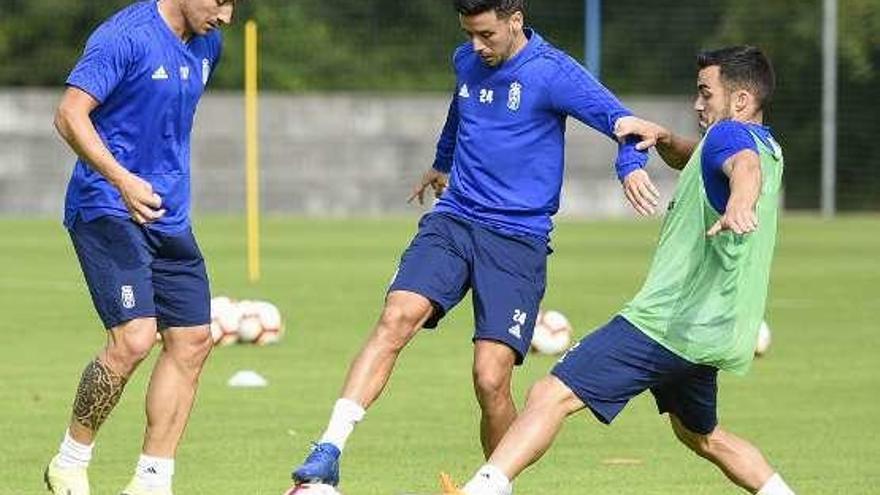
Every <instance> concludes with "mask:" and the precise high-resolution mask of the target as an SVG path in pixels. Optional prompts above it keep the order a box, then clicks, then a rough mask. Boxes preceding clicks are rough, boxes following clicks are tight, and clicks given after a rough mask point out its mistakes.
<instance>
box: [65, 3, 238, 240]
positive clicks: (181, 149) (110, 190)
mask: <svg viewBox="0 0 880 495" xmlns="http://www.w3.org/2000/svg"><path fill="white" fill-rule="evenodd" d="M221 50H222V39H221V36H220V33H219V31H211V32H209V33H208V34H205V35H202V36H193V37H192V38H190V39H189V41H187V42H183V41H182V40H181V39H180V38H178V37H177V35H175V34H174V32H173V31H171V28H170V27H169V26H168V25H167V24H166V23H165V21H164V20H163V19H162V17H161V15H160V14H159V10H158V4H157V2H156V1H155V0H147V1H143V2H139V3H135V4H133V5H131V6H129V7H127V8H125V9H123V10H121V11H120V12H118V13H117V14H115V15H114V16H113V17H111V18H110V19H108V20H107V21H105V22H104V23H103V24H102V25H101V26H99V27H98V28H97V29H96V30H95V31H94V32H93V33H92V35H91V37H90V38H89V40H88V42H87V43H86V47H85V51H84V53H83V56H82V58H80V60H79V61H78V62H77V64H76V66H75V67H74V68H73V71H72V72H71V73H70V76H69V77H68V78H67V85H69V86H73V87H76V88H79V89H81V90H83V91H85V92H86V93H88V94H90V95H91V96H92V97H94V98H95V99H96V100H97V101H98V102H99V105H98V107H97V108H96V109H95V110H94V111H93V112H92V114H91V120H92V123H93V124H94V126H95V128H96V129H97V131H98V134H99V135H100V137H101V139H102V140H103V142H104V144H105V145H106V146H107V148H108V149H109V150H110V152H111V153H112V154H113V156H114V157H115V158H116V160H117V161H118V162H119V163H120V164H121V165H122V166H123V167H125V168H127V169H128V170H130V171H131V172H132V173H134V174H135V175H137V176H139V177H141V178H143V179H144V180H146V181H148V182H149V183H150V184H151V185H152V186H153V190H154V191H155V192H156V193H157V194H159V196H161V197H162V201H163V204H162V208H164V209H165V210H166V213H165V215H164V216H163V217H162V218H161V219H159V220H158V221H157V222H155V223H153V224H150V228H155V229H157V230H159V231H163V232H177V231H180V230H182V229H184V228H186V227H187V226H188V225H189V212H190V133H191V130H192V126H193V118H194V116H195V111H196V105H197V104H198V102H199V99H200V98H201V96H202V92H203V91H204V89H205V86H206V84H207V83H208V80H209V78H210V76H211V73H212V71H213V69H214V68H215V67H216V65H217V63H218V61H219V58H220V52H221ZM77 215H79V216H81V217H82V218H83V219H84V220H85V221H89V220H92V219H94V218H97V217H100V216H104V215H114V216H120V217H128V216H129V213H128V210H127V209H126V208H125V204H124V203H123V202H122V200H121V198H120V195H119V192H118V191H117V190H116V188H115V187H113V186H112V185H111V184H110V183H108V182H107V180H105V179H104V177H103V176H101V175H100V174H99V173H97V172H96V171H94V170H93V169H92V168H91V167H90V166H89V165H88V164H87V163H85V162H84V161H83V160H82V159H79V160H77V162H76V166H75V168H74V170H73V175H72V177H71V179H70V183H69V184H68V188H67V198H66V201H65V212H64V223H65V225H67V226H68V227H69V226H70V225H72V223H73V221H74V220H75V219H76V217H77Z"/></svg>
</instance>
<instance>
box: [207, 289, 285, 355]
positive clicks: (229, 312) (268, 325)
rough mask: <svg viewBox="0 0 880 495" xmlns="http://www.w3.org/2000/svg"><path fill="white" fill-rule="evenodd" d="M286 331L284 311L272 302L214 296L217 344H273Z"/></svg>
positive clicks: (214, 331) (214, 324) (213, 329)
mask: <svg viewBox="0 0 880 495" xmlns="http://www.w3.org/2000/svg"><path fill="white" fill-rule="evenodd" d="M283 332H284V321H283V319H282V317H281V312H280V311H278V308H277V307H276V306H275V305H274V304H272V303H269V302H266V301H250V300H242V301H234V300H232V299H230V298H228V297H225V296H218V297H215V298H213V299H212V300H211V335H212V337H213V338H214V343H215V344H216V345H229V344H233V343H236V342H242V343H253V344H258V345H266V344H274V343H277V342H278V341H279V340H281V336H282V334H283Z"/></svg>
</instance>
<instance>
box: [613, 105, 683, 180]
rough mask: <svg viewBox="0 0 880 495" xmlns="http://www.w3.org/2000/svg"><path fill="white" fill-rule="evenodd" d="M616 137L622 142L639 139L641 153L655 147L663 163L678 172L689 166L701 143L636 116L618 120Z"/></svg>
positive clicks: (638, 148)
mask: <svg viewBox="0 0 880 495" xmlns="http://www.w3.org/2000/svg"><path fill="white" fill-rule="evenodd" d="M614 135H615V136H617V138H618V139H621V140H625V139H627V138H631V137H637V138H638V139H640V140H641V141H639V143H638V144H636V149H637V150H639V151H644V150H647V149H648V148H650V147H652V146H653V147H655V148H656V149H657V152H658V153H659V154H660V157H661V158H663V161H664V162H666V164H667V165H669V166H670V167H672V168H674V169H676V170H681V169H683V168H684V166H685V165H687V162H688V160H690V159H691V155H692V154H693V153H694V149H695V148H696V147H697V143H698V142H699V141H697V140H696V139H693V138H688V137H684V136H679V135H677V134H674V133H672V132H671V131H669V130H668V129H666V128H665V127H663V126H661V125H659V124H655V123H654V122H651V121H648V120H644V119H640V118H638V117H634V116H628V117H621V118H620V119H618V120H617V124H616V125H615V127H614Z"/></svg>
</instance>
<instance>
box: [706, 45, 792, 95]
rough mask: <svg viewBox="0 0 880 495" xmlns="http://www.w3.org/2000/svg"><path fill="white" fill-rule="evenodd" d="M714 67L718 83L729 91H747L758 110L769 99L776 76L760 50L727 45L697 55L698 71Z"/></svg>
mask: <svg viewBox="0 0 880 495" xmlns="http://www.w3.org/2000/svg"><path fill="white" fill-rule="evenodd" d="M715 65H717V66H718V67H719V69H720V70H721V82H722V83H724V84H725V85H726V86H727V87H728V88H732V89H748V90H749V91H750V92H751V93H752V94H754V95H755V97H756V98H757V99H758V104H759V105H760V106H761V108H764V107H766V106H767V105H768V104H769V103H770V101H771V100H772V98H773V91H774V90H775V89H776V74H775V73H774V71H773V65H772V64H771V63H770V59H769V58H767V56H766V55H764V53H763V52H762V51H761V50H760V49H758V48H755V47H754V46H748V45H740V46H728V47H725V48H720V49H718V50H706V51H704V52H702V53H700V54H699V55H697V67H699V68H700V70H702V69H705V68H706V67H712V66H715Z"/></svg>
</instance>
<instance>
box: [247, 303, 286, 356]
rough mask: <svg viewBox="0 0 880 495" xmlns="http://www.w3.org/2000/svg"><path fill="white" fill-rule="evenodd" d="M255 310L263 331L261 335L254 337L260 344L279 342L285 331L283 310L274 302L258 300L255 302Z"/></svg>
mask: <svg viewBox="0 0 880 495" xmlns="http://www.w3.org/2000/svg"><path fill="white" fill-rule="evenodd" d="M254 306H255V312H256V314H257V318H258V319H259V320H260V326H261V327H262V331H261V332H260V335H258V336H257V338H256V339H254V342H255V343H257V344H259V345H266V344H277V343H278V341H279V340H281V335H282V334H283V333H284V322H283V320H282V319H281V312H280V311H278V308H277V307H275V305H274V304H272V303H270V302H266V301H257V302H256V303H255V304H254Z"/></svg>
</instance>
